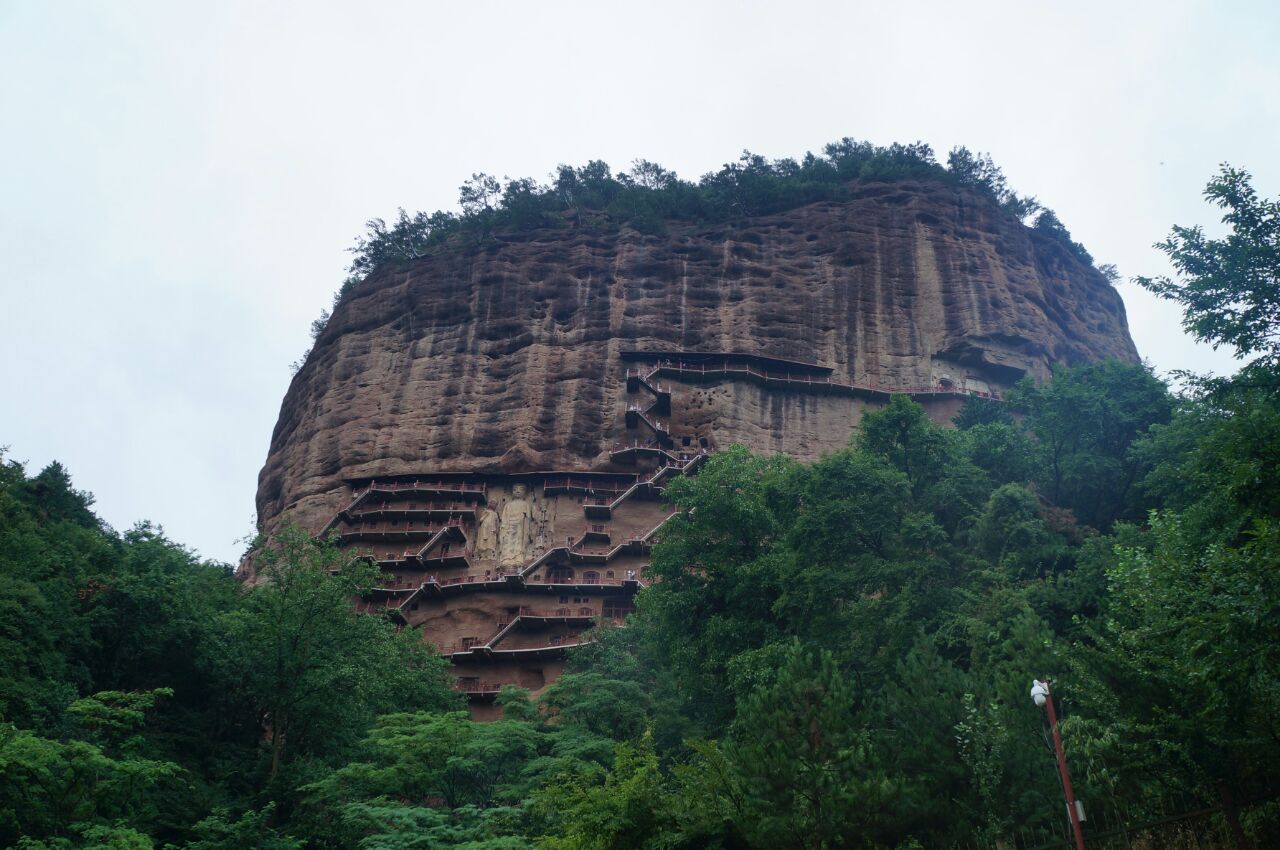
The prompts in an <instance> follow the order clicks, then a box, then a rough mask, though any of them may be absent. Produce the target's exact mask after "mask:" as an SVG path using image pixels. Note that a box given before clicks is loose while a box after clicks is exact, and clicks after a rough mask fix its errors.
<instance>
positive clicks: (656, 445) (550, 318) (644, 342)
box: [257, 182, 1137, 684]
mask: <svg viewBox="0 0 1280 850" xmlns="http://www.w3.org/2000/svg"><path fill="white" fill-rule="evenodd" d="M1103 358H1118V359H1121V360H1125V361H1136V360H1137V352H1136V351H1135V349H1134V346H1133V342H1132V340H1131V339H1130V337H1129V333H1128V329H1127V326H1126V322H1125V313H1124V307H1123V304H1122V303H1121V300H1120V297H1119V296H1118V295H1117V294H1116V292H1115V291H1114V290H1113V289H1112V287H1111V286H1110V285H1109V284H1108V283H1107V282H1106V281H1105V280H1104V279H1103V278H1102V276H1101V275H1099V274H1098V272H1097V271H1095V270H1094V269H1093V268H1091V267H1089V266H1087V265H1085V264H1084V263H1082V262H1081V261H1080V260H1078V259H1077V258H1076V257H1075V256H1074V255H1073V254H1071V253H1070V252H1069V251H1068V250H1066V249H1065V248H1064V247H1063V246H1062V245H1061V244H1060V243H1059V242H1057V241H1056V240H1054V239H1053V238H1051V237H1048V236H1045V235H1042V234H1039V233H1037V232H1034V231H1032V230H1030V229H1028V228H1026V227H1024V226H1023V225H1022V224H1021V223H1020V222H1018V221H1016V220H1014V219H1013V218H1011V217H1009V216H1008V215H1006V214H1005V213H1004V212H1002V211H1001V210H1000V209H999V208H997V207H996V206H994V205H993V204H991V203H990V202H989V201H987V200H986V199H985V198H983V197H982V196H980V195H978V194H975V193H972V192H969V191H968V190H963V189H957V188H955V187H952V186H946V185H942V184H933V183H909V182H897V183H868V184H862V185H859V186H857V187H855V191H854V196H853V197H852V199H850V200H848V201H843V202H840V203H819V204H812V205H809V206H805V207H801V208H798V209H794V210H791V211H788V212H783V213H779V214H776V215H770V216H764V217H757V218H751V219H746V220H742V221H737V222H734V223H731V224H719V225H704V226H699V225H685V224H679V223H671V224H669V225H668V227H667V232H666V233H665V234H663V235H660V236H653V235H643V234H640V233H638V232H635V231H632V230H629V229H627V230H623V231H621V232H616V233H606V232H600V231H591V230H577V229H573V228H566V229H561V230H548V231H541V232H538V233H535V234H532V235H531V236H529V237H527V238H524V239H522V240H521V241H509V242H503V241H494V242H493V243H491V244H488V245H486V246H484V247H482V248H479V249H464V248H461V247H459V248H449V247H444V248H441V249H440V250H439V251H438V252H436V253H435V254H434V255H432V256H429V257H426V258H424V259H421V260H418V261H415V262H414V263H412V264H410V265H409V266H408V267H406V268H404V269H401V270H395V271H388V272H384V273H380V274H378V275H376V276H375V277H374V278H372V279H370V280H368V281H365V283H363V284H362V285H361V286H360V287H359V289H358V290H357V292H356V293H354V294H353V296H352V297H349V298H347V299H346V300H345V301H344V302H343V303H342V304H340V305H339V306H338V307H337V308H336V310H335V311H334V314H333V317H332V318H331V319H330V321H329V324H328V327H327V328H326V330H325V331H324V333H323V334H321V336H320V337H319V339H318V340H317V341H316V345H315V348H314V350H313V351H312V353H311V356H310V357H309V359H308V361H307V363H306V365H305V366H304V367H303V368H302V370H301V371H300V372H299V373H298V375H297V376H296V377H295V379H294V381H293V383H292V385H291V386H290V388H289V392H288V394H287V395H286V397H285V399H284V404H283V406H282V408H281V412H280V419H279V422H278V424H277V426H276V429H275V433H274V435H273V437H272V441H271V449H270V453H269V455H268V458H267V462H266V465H265V467H264V468H263V470H262V474H261V476H260V480H259V489H258V499H257V502H258V512H259V518H260V521H261V522H262V523H263V524H264V526H265V527H266V528H267V529H272V528H274V527H275V526H276V525H277V524H278V523H279V522H280V521H281V519H282V518H283V517H284V516H286V515H287V516H289V517H290V518H292V519H293V520H294V521H297V522H299V523H301V524H302V525H304V526H306V527H310V528H312V529H315V530H320V529H321V528H322V527H324V526H325V524H326V523H327V522H329V523H330V525H329V527H330V528H338V529H339V530H341V531H342V532H343V534H344V540H349V541H350V542H351V545H371V546H373V547H374V548H375V549H376V548H378V546H380V545H381V543H380V542H376V541H379V540H381V539H383V538H378V537H376V533H375V532H374V531H370V532H369V534H367V535H365V536H363V537H361V536H360V535H359V534H358V533H356V532H357V531H358V529H359V528H361V527H365V528H372V523H375V522H380V521H388V522H389V521H391V520H392V519H394V518H395V517H399V518H400V519H401V520H404V521H405V522H408V521H410V519H411V512H404V511H400V512H398V513H397V512H395V511H392V512H390V513H388V511H389V510H390V509H389V508H387V507H386V504H385V502H382V504H383V508H382V512H381V513H378V512H374V513H375V514H376V515H375V516H371V517H369V516H366V517H361V516H357V515H356V514H358V513H359V509H358V508H356V509H353V510H351V511H349V512H348V514H347V515H346V517H345V518H343V517H340V516H335V514H337V513H338V512H339V511H340V510H342V509H344V507H347V506H349V505H351V504H353V503H354V502H355V501H357V500H359V499H361V498H363V499H364V502H363V504H364V505H365V506H366V508H367V507H368V505H369V503H370V500H371V499H377V500H382V499H384V497H386V496H387V494H388V492H392V491H380V492H375V493H374V494H373V495H372V496H370V495H363V496H362V495H361V494H362V492H364V491H365V490H366V489H367V488H369V487H370V483H371V482H373V483H375V484H376V482H379V481H381V482H390V483H394V484H395V485H396V486H401V487H405V486H409V485H408V482H410V481H413V480H417V481H418V482H419V484H418V485H415V486H417V487H418V488H419V489H417V490H412V491H411V495H412V496H413V498H417V497H419V496H423V497H424V498H425V495H424V491H422V490H421V487H422V486H425V485H422V484H421V481H422V480H423V477H424V476H425V477H432V476H434V478H433V479H432V480H435V481H437V482H444V481H446V480H447V481H452V482H455V483H457V482H461V481H463V480H469V481H473V482H484V483H483V486H484V487H488V488H491V489H490V490H489V495H488V496H486V497H485V499H483V500H482V501H481V502H480V503H479V504H488V505H489V508H485V509H484V510H479V509H477V510H474V511H472V512H471V513H469V514H466V515H465V516H459V515H457V514H454V515H448V514H447V513H441V512H440V511H439V510H438V508H439V505H438V504H437V508H433V509H432V510H436V511H437V512H436V513H435V514H432V515H431V516H428V515H426V514H421V517H422V520H423V522H424V523H428V524H429V523H430V522H435V521H436V520H441V521H444V520H453V521H455V522H458V521H460V522H462V523H463V530H462V531H461V532H460V534H459V538H458V542H457V543H456V544H455V545H458V546H461V547H463V549H465V550H466V552H467V553H468V554H467V557H468V559H469V560H468V561H467V563H466V565H465V569H468V570H476V569H479V568H482V567H484V566H488V567H489V569H490V570H491V571H493V573H494V575H495V576H497V575H501V574H502V573H503V572H507V571H511V572H516V573H519V572H521V571H522V570H523V569H524V568H525V567H526V566H527V565H528V564H529V563H530V562H531V561H532V560H533V559H535V558H537V557H541V556H543V555H545V553H547V552H549V551H552V550H553V549H555V548H556V546H557V545H562V544H563V545H566V546H567V547H568V548H566V549H565V553H564V555H563V559H562V561H563V563H565V564H569V565H572V564H573V563H574V559H573V557H572V554H573V544H574V541H575V540H576V541H577V545H578V546H579V548H580V549H581V547H583V546H585V545H586V544H585V543H584V542H583V540H582V539H581V535H580V536H579V537H577V538H574V537H573V535H574V534H577V533H578V532H579V531H582V533H583V534H586V533H587V532H586V531H583V527H584V517H583V512H584V511H585V512H586V513H587V516H586V518H585V519H587V520H590V519H591V513H590V510H589V507H590V505H591V502H592V499H593V498H595V496H594V495H593V493H594V492H595V491H594V490H593V488H592V487H587V488H586V489H583V490H580V491H575V490H573V489H572V488H570V489H568V490H557V489H556V488H555V487H554V486H552V487H550V489H548V486H549V485H548V484H547V479H546V478H545V476H544V477H538V476H531V474H533V473H544V472H547V471H558V472H574V473H584V474H594V475H596V476H602V477H597V478H594V479H592V480H595V481H598V482H604V483H608V484H609V487H606V488H604V490H603V491H602V492H604V491H607V492H609V493H610V494H614V495H616V494H617V493H618V492H620V491H621V489H625V487H626V486H630V484H631V483H635V482H640V481H644V480H648V479H650V478H652V476H653V475H654V474H655V473H656V472H660V471H661V469H662V468H667V469H670V470H672V472H671V474H678V473H679V472H681V471H684V468H685V466H687V465H688V464H689V463H690V461H691V459H694V458H695V457H696V456H697V455H700V454H701V452H702V450H704V449H705V450H710V451H714V450H715V448H717V447H720V446H725V445H728V444H730V443H735V442H739V443H744V444H746V445H748V446H750V447H752V448H754V449H757V450H761V451H781V452H786V453H788V454H792V455H794V456H797V457H799V458H802V459H811V458H815V457H817V456H818V455H820V454H821V453H823V452H826V451H830V450H833V449H836V448H839V447H841V446H843V445H845V444H846V443H847V441H848V439H849V436H850V434H851V432H852V430H853V429H854V428H856V426H857V422H858V420H859V418H860V416H861V413H862V411H863V410H864V409H866V408H867V407H873V408H874V407H875V406H878V405H879V404H881V403H883V401H884V400H885V399H886V398H887V394H886V393H887V391H911V392H912V393H913V395H915V396H916V397H917V398H918V399H920V400H921V401H922V402H924V403H925V404H926V406H927V407H928V408H929V409H930V412H931V414H933V415H935V416H937V417H939V418H943V417H949V416H951V415H953V414H954V412H955V410H957V409H958V407H959V405H960V403H961V399H962V398H963V397H964V396H965V395H966V394H969V393H985V394H998V393H999V392H1000V391H1001V390H1002V389H1005V388H1007V387H1008V386H1009V385H1011V384H1012V383H1013V382H1014V381H1016V380H1017V379H1018V378H1020V377H1022V376H1023V375H1026V374H1030V375H1033V376H1036V377H1046V376H1047V375H1048V374H1049V372H1050V369H1051V368H1052V367H1053V366H1054V365H1055V364H1074V363H1078V362H1082V361H1089V360H1098V359H1103ZM629 373H630V377H628V375H629ZM663 474H666V473H663ZM628 476H630V477H629V478H628ZM520 482H522V483H520ZM615 485H617V486H615ZM624 485H625V486H624ZM658 485H660V482H654V483H653V485H652V486H651V487H650V488H649V489H648V490H646V491H645V493H642V494H640V495H641V497H646V496H647V497H652V498H654V499H656V498H657V493H658ZM441 486H443V484H441ZM459 486H461V485H459ZM518 487H519V488H522V491H521V492H520V493H519V494H517V493H516V488H518ZM610 488H613V489H610ZM394 492H397V493H401V492H402V491H394ZM404 492H410V491H404ZM433 492H434V491H433ZM575 492H576V493H577V494H578V495H577V497H576V498H577V499H578V501H577V503H576V504H575V505H573V506H572V508H571V509H568V508H566V507H565V505H564V504H561V503H562V502H563V501H564V499H565V498H569V497H573V494H574V493H575ZM495 494H497V495H495ZM437 495H438V494H437ZM614 495H610V497H609V498H614ZM405 498H409V497H408V496H406V497H405ZM433 498H434V497H433ZM441 498H443V497H441ZM422 504H423V505H428V502H427V501H423V502H422ZM658 504H659V503H658V502H656V501H655V502H653V504H652V505H651V506H647V507H645V508H644V509H643V510H641V511H640V512H639V513H637V514H636V517H635V518H634V520H633V521H630V522H628V523H626V524H627V525H628V529H627V531H626V534H627V535H631V537H628V538H627V539H632V537H635V536H637V535H640V534H642V532H643V526H644V523H645V522H650V521H653V522H657V521H660V520H661V517H662V515H663V514H662V513H661V511H660V510H658V509H657V505H658ZM426 509H427V508H425V507H420V508H415V509H414V510H416V511H419V512H421V511H423V510H426ZM566 510H571V512H572V511H576V512H577V519H576V520H575V521H574V522H575V524H574V526H573V527H572V528H568V527H567V526H566V523H568V522H569V520H567V519H565V517H566V516H567V514H566V513H565V512H566ZM495 511H496V512H497V513H498V514H499V515H498V516H497V517H491V516H489V514H491V513H494V512H495ZM615 513H616V512H615ZM624 513H625V512H624ZM412 515H418V514H412ZM508 515H510V517H511V519H510V521H508ZM540 517H541V519H540ZM548 517H551V518H558V519H556V521H555V522H552V521H551V519H547V518H548ZM604 520H606V521H607V522H614V521H616V520H617V516H612V517H604ZM334 522H336V523H337V525H334V524H333V523H334ZM361 523H365V525H363V526H362V525H361ZM606 524H607V523H606ZM426 528H427V527H426V526H424V528H423V529H422V530H420V535H419V538H414V539H413V542H414V543H415V544H416V543H418V542H421V535H422V534H426V533H427V530H426ZM586 528H587V530H589V528H590V525H589V524H588V525H587V527H586ZM387 530H389V527H388V529H387ZM430 533H432V534H434V533H435V529H434V528H431V529H430ZM597 534H603V535H604V536H605V537H606V538H607V537H608V536H609V532H608V528H607V527H606V528H604V530H603V531H598V532H597ZM370 535H373V536H370ZM561 537H564V538H565V540H564V541H560V540H559V538H561ZM614 538H615V539H614V540H613V544H614V545H616V544H617V535H616V534H614ZM405 539H406V540H408V539H410V538H408V537H406V538H405ZM410 548H414V547H410ZM455 551H456V550H455ZM392 554H395V555H396V557H395V558H394V559H392V558H389V557H388V556H390V555H392ZM632 554H635V555H636V557H635V559H634V563H632V562H631V561H628V562H627V563H628V564H630V566H629V567H627V569H632V568H634V569H636V570H637V571H638V570H639V569H640V567H641V566H642V563H641V562H642V561H643V547H639V546H637V547H636V548H635V549H634V552H633V553H632ZM378 557H379V559H380V560H383V561H384V564H391V563H392V562H396V563H398V562H400V561H403V560H404V556H403V555H402V554H401V553H400V552H399V551H397V552H395V553H391V552H388V553H385V556H384V555H379V556H378ZM424 557H425V555H424ZM579 560H581V559H579ZM601 563H602V564H603V563H605V562H601ZM424 564H425V561H424V560H421V559H420V560H419V561H418V562H417V563H416V564H410V566H414V568H415V569H417V570H418V571H419V572H420V573H422V574H423V575H427V577H428V578H430V577H432V575H431V574H430V572H429V568H428V567H426V566H424ZM393 566H394V564H393ZM623 574H624V572H623V571H622V570H619V571H618V576H619V581H621V580H622V579H621V578H620V577H621V576H622V575H623ZM528 575H529V577H533V575H534V574H533V573H532V572H530V573H528ZM419 577H421V576H419ZM408 580H409V581H410V583H412V581H413V580H414V579H412V578H410V579H408ZM517 595H518V594H517ZM556 595H557V596H560V597H561V598H562V599H565V600H567V599H568V598H570V595H567V594H560V593H557V594H556ZM513 598H514V597H513ZM574 598H578V599H581V600H583V601H584V603H585V601H586V600H587V597H586V596H585V595H583V594H578V595H577V596H576V597H574ZM399 601H400V602H403V601H404V600H403V599H401V600H399ZM420 601H423V602H425V601H426V600H425V598H424V599H422V600H420ZM445 601H447V600H445ZM455 601H456V600H455ZM508 601H510V600H508ZM441 604H444V602H442V603H441ZM570 604H571V605H572V603H570ZM519 605H520V603H519V602H518V600H517V601H515V602H512V604H511V605H510V606H507V607H508V608H518V607H519ZM391 607H399V602H397V603H395V604H393V605H391ZM615 608H616V606H615ZM418 610H424V609H422V608H419V609H418ZM584 610H585V606H584ZM618 610H620V609H618ZM598 613H599V612H597V614H598ZM476 616H480V615H479V614H477V615H476ZM486 616H487V615H486ZM495 616H496V618H497V621H498V623H499V624H500V623H502V622H504V620H503V619H502V616H501V615H495ZM509 619H510V618H508V621H509ZM450 634H451V635H456V634H457V633H456V630H455V631H454V632H450ZM470 637H472V638H473V639H474V640H478V639H479V638H478V637H477V636H474V635H473V636H470ZM561 637H563V636H561ZM441 640H443V638H441ZM550 675H554V671H551V673H550ZM532 684H536V683H532Z"/></svg>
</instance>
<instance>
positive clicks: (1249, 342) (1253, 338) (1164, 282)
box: [1137, 164, 1280, 367]
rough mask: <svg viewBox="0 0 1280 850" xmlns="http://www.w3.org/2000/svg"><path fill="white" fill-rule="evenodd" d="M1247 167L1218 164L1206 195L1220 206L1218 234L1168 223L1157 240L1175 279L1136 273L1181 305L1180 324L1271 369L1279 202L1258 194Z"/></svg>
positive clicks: (1279, 295) (1276, 329)
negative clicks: (1223, 231) (1222, 232)
mask: <svg viewBox="0 0 1280 850" xmlns="http://www.w3.org/2000/svg"><path fill="white" fill-rule="evenodd" d="M1252 180H1253V178H1252V176H1251V175H1250V174H1249V172H1247V171H1244V170H1241V169H1237V168H1232V167H1230V166H1229V165H1226V164H1223V166H1222V170H1221V171H1220V172H1219V174H1218V176H1217V177H1215V178H1213V179H1212V180H1210V181H1209V184H1208V185H1207V186H1206V187H1205V190H1204V197H1205V199H1206V200H1208V201H1209V202H1210V203H1211V204H1213V205H1214V206H1216V207H1218V208H1219V209H1221V210H1223V214H1222V221H1223V223H1224V224H1226V225H1227V226H1228V227H1229V228H1230V232H1229V233H1228V234H1227V235H1226V236H1224V237H1223V238H1221V239H1213V238H1210V237H1208V236H1206V235H1205V232H1204V230H1203V229H1202V228H1201V227H1199V226H1195V227H1179V226H1176V225H1175V226H1174V228H1173V232H1172V233H1171V234H1170V235H1169V237H1168V238H1167V239H1165V241H1163V242H1160V243H1158V244H1157V245H1156V247H1157V248H1159V249H1160V250H1161V251H1163V252H1164V253H1165V254H1167V255H1168V257H1169V259H1170V261H1172V263H1173V267H1174V270H1175V271H1176V273H1177V275H1178V277H1179V279H1178V280H1173V279H1170V278H1168V277H1139V278H1138V279H1137V282H1138V283H1139V284H1140V285H1141V286H1143V287H1144V288H1146V289H1147V290H1149V291H1150V292H1153V293H1155V294H1156V295H1158V296H1159V297H1161V298H1164V299H1167V300H1169V301H1173V302H1175V303H1177V304H1180V305H1181V306H1182V309H1183V313H1182V324H1183V327H1185V328H1186V329H1187V331H1189V332H1190V333H1191V334H1192V335H1194V336H1195V337H1196V338H1197V339H1200V340H1203V341H1205V342H1208V343H1209V344H1210V345H1212V346H1213V347H1214V348H1217V347H1218V346H1220V345H1229V346H1232V347H1233V348H1234V349H1235V350H1236V354H1237V356H1238V357H1242V358H1243V357H1255V358H1256V360H1255V364H1256V365H1259V366H1271V367H1274V366H1275V365H1277V363H1278V361H1280V201H1275V200H1268V199H1266V198H1260V197H1258V193H1257V192H1256V191H1255V190H1254V188H1253V183H1252Z"/></svg>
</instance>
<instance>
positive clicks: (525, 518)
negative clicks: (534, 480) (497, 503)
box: [498, 484, 532, 569]
mask: <svg viewBox="0 0 1280 850" xmlns="http://www.w3.org/2000/svg"><path fill="white" fill-rule="evenodd" d="M528 491H529V488H528V487H526V486H525V485H523V484H515V485H513V486H512V487H511V501H509V502H507V503H506V504H505V505H503V506H502V524H501V525H500V526H498V566H499V567H502V568H503V569H512V568H517V569H518V568H519V567H522V566H524V562H525V559H526V552H527V551H528V548H527V547H528V545H529V519H530V516H531V515H532V511H531V510H530V509H529V501H528V500H527V499H526V498H525V496H526V495H527V493H528Z"/></svg>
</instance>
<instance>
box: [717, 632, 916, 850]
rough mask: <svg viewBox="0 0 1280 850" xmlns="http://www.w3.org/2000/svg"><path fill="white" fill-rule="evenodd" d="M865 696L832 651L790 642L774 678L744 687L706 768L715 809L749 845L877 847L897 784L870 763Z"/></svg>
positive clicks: (815, 848) (809, 849) (809, 848)
mask: <svg viewBox="0 0 1280 850" xmlns="http://www.w3.org/2000/svg"><path fill="white" fill-rule="evenodd" d="M861 700H862V696H861V695H860V694H858V693H857V690H856V688H855V687H854V686H853V685H852V684H851V683H850V681H849V676H848V674H846V673H845V672H843V671H841V670H840V669H839V667H838V665H837V663H836V660H835V658H834V657H833V656H832V655H831V653H829V652H827V651H825V650H822V649H814V648H811V647H805V646H803V645H802V644H800V643H799V642H793V643H792V644H791V645H790V646H789V647H788V649H787V650H786V654H785V655H784V656H783V658H782V659H781V663H780V666H779V667H778V668H777V670H776V676H775V677H774V681H773V682H772V683H771V684H769V685H766V686H763V687H760V688H758V689H757V690H755V691H753V692H752V693H751V694H749V695H747V696H746V697H745V698H744V699H743V701H742V704H741V706H740V708H739V711H738V715H737V717H736V718H735V720H734V722H733V726H732V727H731V729H730V732H729V735H728V737H727V738H726V740H725V741H723V742H722V743H721V744H720V746H719V751H720V753H721V754H722V755H723V764H718V763H717V760H716V759H715V757H714V756H712V757H711V758H706V759H705V760H704V769H705V770H707V771H711V772H713V773H714V779H713V780H712V781H709V782H705V783H703V785H702V788H703V791H704V793H705V792H706V791H708V790H710V791H711V792H712V793H713V794H714V795H715V799H713V800H710V801H708V803H707V804H706V805H707V808H708V809H709V810H711V811H723V812H727V813H730V817H731V819H732V822H733V824H734V826H735V828H736V829H737V830H739V831H740V832H741V834H742V836H743V837H744V838H745V839H746V841H747V843H748V845H749V846H752V847H762V848H763V847H795V848H802V850H820V848H829V847H874V846H876V842H875V840H874V835H875V834H876V832H878V831H880V830H881V829H882V828H883V826H884V824H883V822H882V814H883V811H884V809H885V807H886V806H887V804H888V801H889V800H890V798H891V797H892V796H893V794H894V793H895V788H894V784H893V783H892V782H891V781H890V780H889V779H888V778H887V777H886V776H885V775H884V774H883V773H881V772H880V771H878V770H877V769H875V767H874V766H873V764H872V763H871V758H870V752H869V751H870V741H869V736H868V733H867V730H866V729H865V728H864V727H863V725H862V724H861V723H860V722H859V719H858V718H859V713H860V712H859V710H860V707H861V706H860V703H861Z"/></svg>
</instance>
